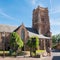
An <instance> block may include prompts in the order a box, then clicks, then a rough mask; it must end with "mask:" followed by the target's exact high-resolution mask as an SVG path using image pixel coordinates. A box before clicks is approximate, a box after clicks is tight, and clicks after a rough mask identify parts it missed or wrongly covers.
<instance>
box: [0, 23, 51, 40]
mask: <svg viewBox="0 0 60 60" xmlns="http://www.w3.org/2000/svg"><path fill="white" fill-rule="evenodd" d="M20 27H21V26H18V27H17V26H9V25H1V24H0V32H10V33H11V32H13V31H16V30H18V29H19V28H20ZM25 28H26V29H27V30H28V33H29V37H32V36H38V37H39V38H46V39H50V37H45V36H44V35H42V34H41V35H39V34H38V32H37V31H36V30H35V29H33V28H30V27H25Z"/></svg>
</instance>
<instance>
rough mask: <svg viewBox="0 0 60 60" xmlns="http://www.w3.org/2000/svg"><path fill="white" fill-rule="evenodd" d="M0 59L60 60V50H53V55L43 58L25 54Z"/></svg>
mask: <svg viewBox="0 0 60 60" xmlns="http://www.w3.org/2000/svg"><path fill="white" fill-rule="evenodd" d="M0 60H60V52H52V54H51V56H47V57H41V58H31V57H24V56H17V57H4V58H3V57H0Z"/></svg>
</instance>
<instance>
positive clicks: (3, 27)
mask: <svg viewBox="0 0 60 60" xmlns="http://www.w3.org/2000/svg"><path fill="white" fill-rule="evenodd" d="M16 28H17V26H9V25H2V24H0V32H10V33H11V32H13V31H14V30H15V29H16Z"/></svg>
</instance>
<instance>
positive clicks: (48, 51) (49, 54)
mask: <svg viewBox="0 0 60 60" xmlns="http://www.w3.org/2000/svg"><path fill="white" fill-rule="evenodd" d="M46 51H47V56H51V48H50V47H48V48H47V49H46Z"/></svg>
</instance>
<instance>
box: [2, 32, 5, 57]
mask: <svg viewBox="0 0 60 60" xmlns="http://www.w3.org/2000/svg"><path fill="white" fill-rule="evenodd" d="M2 46H3V57H5V32H2Z"/></svg>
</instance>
